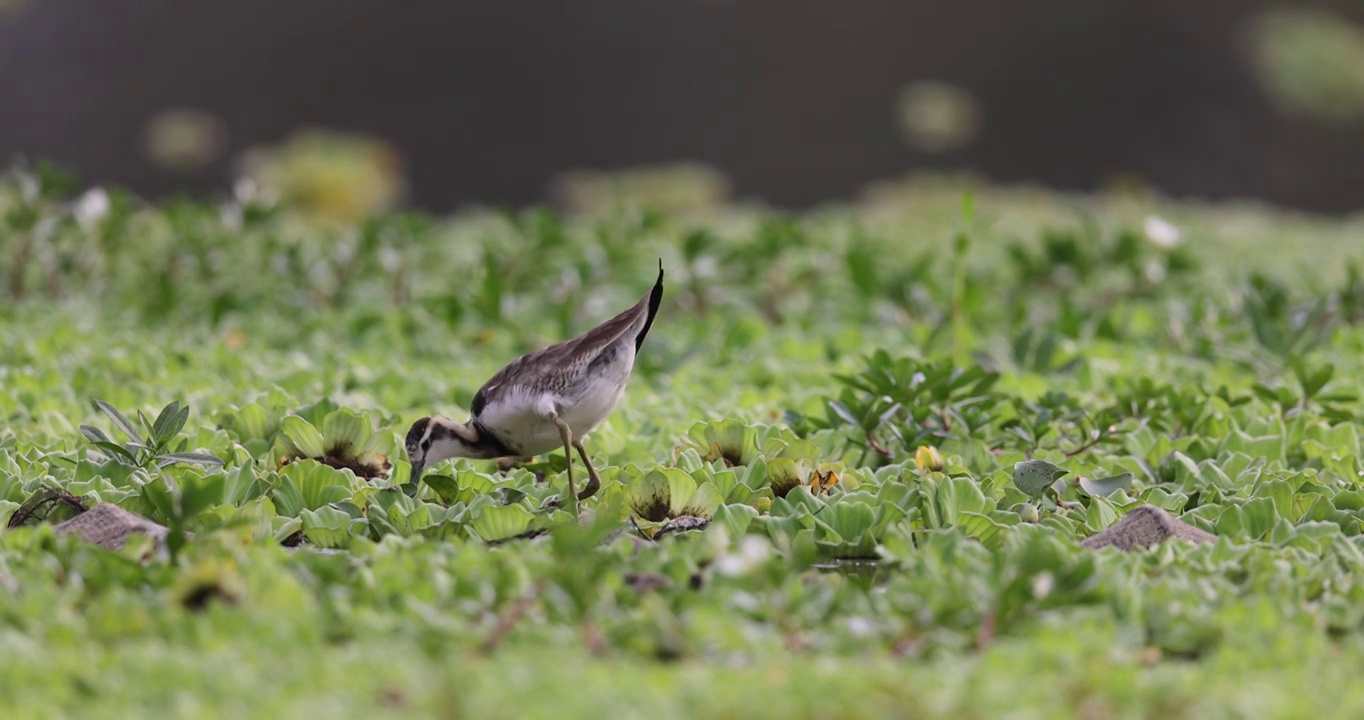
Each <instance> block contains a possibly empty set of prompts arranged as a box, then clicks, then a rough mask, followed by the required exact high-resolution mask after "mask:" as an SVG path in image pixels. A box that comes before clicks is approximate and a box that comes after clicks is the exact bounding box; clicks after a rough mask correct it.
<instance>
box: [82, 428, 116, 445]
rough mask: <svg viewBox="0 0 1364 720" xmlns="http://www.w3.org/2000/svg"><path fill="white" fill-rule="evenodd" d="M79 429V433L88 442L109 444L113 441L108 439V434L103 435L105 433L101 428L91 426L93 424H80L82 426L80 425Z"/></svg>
mask: <svg viewBox="0 0 1364 720" xmlns="http://www.w3.org/2000/svg"><path fill="white" fill-rule="evenodd" d="M80 431H81V434H82V435H84V436H85V437H86V438H87V439H88V440H89V441H90V442H92V443H95V444H99V443H111V444H112V443H113V442H114V441H113V440H110V439H109V436H108V435H105V434H104V431H103V430H100V429H99V428H97V427H93V426H91V425H82V426H80Z"/></svg>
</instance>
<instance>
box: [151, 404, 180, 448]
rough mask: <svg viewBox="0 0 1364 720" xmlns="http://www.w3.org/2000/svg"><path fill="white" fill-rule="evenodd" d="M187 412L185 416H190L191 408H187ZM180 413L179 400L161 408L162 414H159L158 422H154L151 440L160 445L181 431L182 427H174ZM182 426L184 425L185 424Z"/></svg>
mask: <svg viewBox="0 0 1364 720" xmlns="http://www.w3.org/2000/svg"><path fill="white" fill-rule="evenodd" d="M185 413H186V414H185V417H189V408H185ZM179 415H180V403H179V401H172V402H171V404H169V405H167V406H166V407H164V408H161V414H160V415H157V416H156V422H154V423H152V436H151V438H150V439H151V441H152V442H154V443H156V444H158V445H159V444H162V443H164V442H165V441H166V440H167V439H168V438H172V437H174V436H175V434H176V433H178V432H180V427H174V426H175V423H176V418H177V417H179ZM181 427H183V424H182V425H181Z"/></svg>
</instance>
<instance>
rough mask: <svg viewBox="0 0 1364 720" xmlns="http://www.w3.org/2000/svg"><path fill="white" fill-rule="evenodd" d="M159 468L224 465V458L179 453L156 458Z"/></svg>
mask: <svg viewBox="0 0 1364 720" xmlns="http://www.w3.org/2000/svg"><path fill="white" fill-rule="evenodd" d="M156 461H157V463H156V464H157V466H158V467H167V466H169V465H174V464H176V463H189V464H191V465H223V464H225V463H224V462H223V460H222V458H219V457H217V456H216V455H209V454H208V453H201V452H178V453H166V454H164V455H157V456H156Z"/></svg>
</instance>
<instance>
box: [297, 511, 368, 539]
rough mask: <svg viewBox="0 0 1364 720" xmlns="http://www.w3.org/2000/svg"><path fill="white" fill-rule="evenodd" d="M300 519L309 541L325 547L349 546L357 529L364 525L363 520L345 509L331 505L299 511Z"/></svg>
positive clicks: (304, 534)
mask: <svg viewBox="0 0 1364 720" xmlns="http://www.w3.org/2000/svg"><path fill="white" fill-rule="evenodd" d="M299 519H300V520H302V521H303V536H304V537H305V538H307V539H308V542H310V543H312V544H314V545H316V546H318V547H324V548H344V547H347V546H348V545H350V541H351V539H352V538H353V537H354V536H355V532H356V529H357V528H359V527H360V526H363V525H364V521H363V520H356V519H355V518H352V517H351V516H350V513H347V512H346V511H345V510H341V509H338V508H334V507H330V506H328V507H322V508H318V509H316V510H304V511H303V512H301V513H299Z"/></svg>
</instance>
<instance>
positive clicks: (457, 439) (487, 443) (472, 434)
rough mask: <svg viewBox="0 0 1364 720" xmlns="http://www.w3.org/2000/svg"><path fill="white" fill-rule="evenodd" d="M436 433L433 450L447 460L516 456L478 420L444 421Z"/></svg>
mask: <svg viewBox="0 0 1364 720" xmlns="http://www.w3.org/2000/svg"><path fill="white" fill-rule="evenodd" d="M435 432H436V437H435V438H434V440H435V442H434V443H433V444H432V448H433V449H436V450H437V451H438V454H439V455H441V456H443V457H445V458H452V457H462V458H472V459H474V460H491V459H493V458H500V457H506V456H508V455H515V454H516V453H515V452H513V451H512V449H511V448H509V447H507V446H506V445H505V444H504V443H503V442H502V441H501V440H500V439H498V437H497V436H496V435H495V434H493V432H492V431H490V430H489V429H488V428H487V427H486V426H484V425H483V423H480V422H479V421H478V420H477V419H475V420H471V421H469V422H467V423H462V422H456V421H454V420H445V419H443V420H442V421H441V422H440V425H439V426H438V427H437V428H436V430H435Z"/></svg>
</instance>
